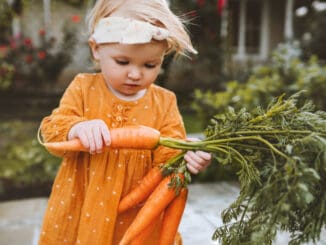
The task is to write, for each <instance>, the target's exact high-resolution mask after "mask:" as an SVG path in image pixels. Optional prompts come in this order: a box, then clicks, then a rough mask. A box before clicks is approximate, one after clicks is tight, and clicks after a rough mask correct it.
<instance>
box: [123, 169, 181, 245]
mask: <svg viewBox="0 0 326 245" xmlns="http://www.w3.org/2000/svg"><path fill="white" fill-rule="evenodd" d="M172 178H173V175H168V176H167V177H165V178H164V179H163V180H162V181H161V183H160V184H159V185H158V186H157V187H156V188H155V190H154V191H153V193H152V194H151V195H150V196H149V198H148V199H147V201H146V202H145V204H144V206H143V207H142V208H141V209H140V210H139V212H138V213H137V215H136V217H135V219H134V221H133V222H132V223H131V225H130V226H129V228H128V229H127V231H126V233H125V234H124V236H123V237H122V240H121V241H120V243H119V245H127V244H129V243H130V242H131V241H132V240H133V239H134V238H135V237H136V236H137V235H138V234H140V232H141V231H142V230H143V229H145V228H146V227H147V226H148V225H150V224H151V223H152V222H153V220H155V219H156V217H158V215H159V214H160V213H162V212H163V210H164V209H165V208H166V207H167V206H168V205H169V204H170V202H171V201H172V200H173V199H174V198H175V197H176V191H175V189H174V188H171V187H170V186H169V183H170V182H171V179H172Z"/></svg>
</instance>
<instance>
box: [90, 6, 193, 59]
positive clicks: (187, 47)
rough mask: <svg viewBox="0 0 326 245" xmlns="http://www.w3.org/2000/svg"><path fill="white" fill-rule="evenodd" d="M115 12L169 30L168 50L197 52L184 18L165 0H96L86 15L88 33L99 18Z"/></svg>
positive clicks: (181, 52) (91, 31)
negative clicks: (171, 8)
mask: <svg viewBox="0 0 326 245" xmlns="http://www.w3.org/2000/svg"><path fill="white" fill-rule="evenodd" d="M113 13H117V15H118V16H119V15H120V16H121V17H127V18H133V19H137V20H143V21H147V22H149V23H151V24H153V25H156V26H160V27H164V28H166V29H167V30H168V31H169V37H168V38H167V42H168V49H169V51H175V52H176V53H177V54H183V55H185V54H186V53H187V52H189V53H195V54H196V53H197V51H196V50H195V49H194V47H193V45H192V43H191V40H190V37H189V35H188V33H187V30H186V28H185V25H184V20H183V19H181V18H180V17H178V16H176V15H175V14H174V13H173V12H172V11H171V10H170V8H169V6H168V4H167V2H166V0H97V2H96V3H95V5H94V7H93V9H92V10H91V11H90V13H89V14H88V16H87V23H88V29H89V35H92V34H93V32H94V29H95V26H96V24H97V23H98V22H99V20H100V19H102V18H105V17H109V16H110V15H111V14H113Z"/></svg>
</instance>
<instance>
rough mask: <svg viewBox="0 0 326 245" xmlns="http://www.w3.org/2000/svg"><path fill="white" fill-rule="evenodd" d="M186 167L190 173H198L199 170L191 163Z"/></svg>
mask: <svg viewBox="0 0 326 245" xmlns="http://www.w3.org/2000/svg"><path fill="white" fill-rule="evenodd" d="M187 168H188V170H189V171H190V172H191V173H192V174H198V173H199V170H198V169H197V168H195V167H194V166H192V165H191V164H187Z"/></svg>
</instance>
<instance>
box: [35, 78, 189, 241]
mask: <svg viewBox="0 0 326 245" xmlns="http://www.w3.org/2000/svg"><path fill="white" fill-rule="evenodd" d="M90 119H102V120H104V121H105V122H106V123H107V125H108V127H109V128H115V127H122V126H124V125H145V126H149V127H152V128H155V129H158V130H159V131H160V132H161V135H162V136H168V137H173V138H180V139H184V138H185V129H184V125H183V121H182V117H181V115H180V113H179V110H178V107H177V101H176V97H175V95H174V93H172V92H170V91H168V90H166V89H164V88H161V87H159V86H156V85H154V84H152V85H151V86H150V87H149V88H148V90H147V91H146V94H145V95H144V96H143V97H142V98H140V99H138V100H136V101H124V100H121V99H119V98H117V97H116V96H115V95H113V94H112V93H111V91H110V90H109V89H108V88H107V86H106V83H105V81H104V79H103V77H102V75H101V74H100V73H98V74H79V75H77V76H76V77H75V79H74V80H73V81H72V83H71V84H70V85H69V86H68V88H67V89H66V91H65V93H64V95H63V97H62V99H61V101H60V105H59V107H58V108H56V109H55V110H53V112H52V114H51V115H50V116H48V117H45V118H44V119H43V120H42V123H41V133H42V136H43V138H44V139H45V141H62V140H66V139H67V134H68V132H69V129H70V128H71V127H72V125H74V124H75V123H77V122H81V121H84V120H90ZM176 153H177V152H176V150H172V149H169V148H166V147H162V146H160V147H158V148H156V149H155V150H152V151H151V150H129V149H121V150H117V149H108V150H105V151H104V152H103V153H101V154H94V155H91V154H89V153H73V152H67V153H65V154H64V155H63V160H62V163H61V166H60V169H59V171H58V174H57V176H56V179H55V181H54V184H53V187H52V193H51V195H50V198H49V202H48V207H47V210H46V213H45V216H44V221H43V225H42V229H41V234H40V239H39V245H58V244H60V245H66V244H67V245H75V244H76V245H77V244H81V245H93V244H94V245H111V244H114V245H115V244H118V243H119V241H120V239H121V237H122V235H123V234H124V232H125V230H126V229H127V228H128V226H129V224H130V223H131V222H132V221H133V219H134V217H135V215H136V214H137V211H138V210H139V207H135V208H133V209H131V210H129V211H127V212H125V213H123V214H120V215H118V214H117V207H118V204H119V200H120V199H121V197H123V196H124V195H126V194H127V193H128V192H129V191H130V190H131V189H132V188H134V187H135V186H136V185H137V184H138V183H139V181H140V180H141V179H142V177H143V176H144V175H145V174H146V173H147V172H148V171H149V170H150V169H151V168H152V167H153V166H155V165H157V164H161V163H164V162H166V160H168V159H169V158H171V157H172V156H174V155H175V154H176ZM160 222H161V220H160V219H158V220H157V221H156V223H155V224H153V226H155V229H154V231H153V232H152V233H151V235H150V237H149V239H148V240H147V241H146V242H145V243H144V244H148V245H155V244H158V240H159V238H158V236H159V230H160Z"/></svg>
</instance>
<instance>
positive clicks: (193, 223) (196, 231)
mask: <svg viewBox="0 0 326 245" xmlns="http://www.w3.org/2000/svg"><path fill="white" fill-rule="evenodd" d="M189 189H190V191H189V199H188V203H187V206H186V209H185V213H184V216H183V219H182V221H181V224H180V232H181V233H182V235H183V239H184V244H185V245H210V244H219V243H218V242H214V241H212V240H211V236H212V234H213V232H214V229H215V227H217V226H219V225H221V224H222V221H221V219H220V213H221V211H222V210H223V209H225V208H226V207H227V206H228V205H229V204H230V203H231V202H232V201H233V200H234V198H235V197H236V196H237V195H238V192H239V189H238V187H237V185H236V184H232V183H226V182H222V183H214V184H191V185H190V187H189ZM46 204H47V199H46V198H35V199H25V200H20V201H9V202H2V203H1V202H0V245H36V244H37V239H38V235H39V229H40V225H41V222H42V217H43V213H44V210H45V207H46ZM274 244H275V245H286V244H288V236H287V235H286V234H281V235H279V236H278V237H277V240H276V241H275V243H274ZM317 244H318V245H326V234H324V233H323V235H322V239H321V241H320V242H318V243H317ZM58 245H60V244H58Z"/></svg>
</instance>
